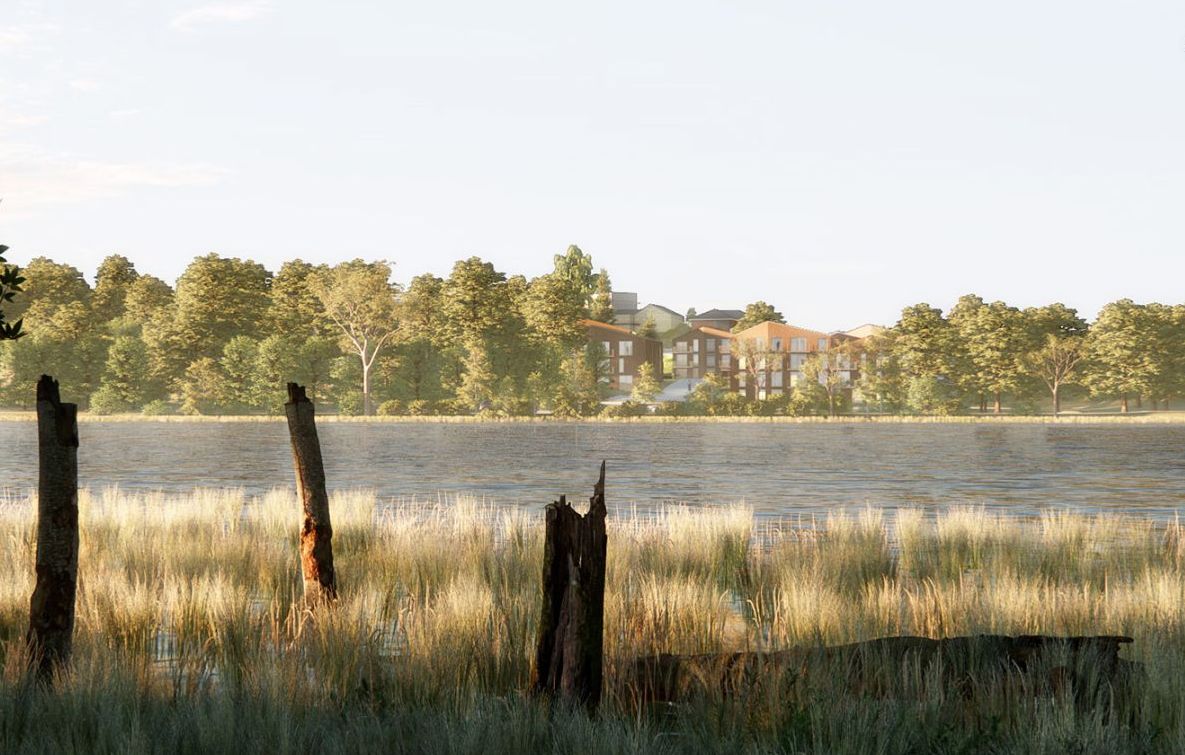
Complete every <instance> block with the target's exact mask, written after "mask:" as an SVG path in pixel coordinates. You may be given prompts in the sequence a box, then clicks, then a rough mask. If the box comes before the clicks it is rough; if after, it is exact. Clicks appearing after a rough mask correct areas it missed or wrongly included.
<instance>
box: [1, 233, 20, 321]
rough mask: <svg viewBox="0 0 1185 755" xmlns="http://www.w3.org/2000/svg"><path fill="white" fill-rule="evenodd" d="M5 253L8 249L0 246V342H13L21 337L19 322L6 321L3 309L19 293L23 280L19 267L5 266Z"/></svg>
mask: <svg viewBox="0 0 1185 755" xmlns="http://www.w3.org/2000/svg"><path fill="white" fill-rule="evenodd" d="M7 251H8V247H6V246H4V245H3V244H0V341H15V340H16V339H18V338H20V337H21V335H22V333H21V321H20V320H17V321H16V322H8V321H6V320H5V314H4V309H3V307H7V306H8V305H10V304H11V303H12V301H13V297H15V296H16V295H17V294H19V293H20V292H21V284H23V283H24V282H25V278H24V276H22V275H21V269H20V267H18V266H17V265H9V264H7V261H6V260H5V259H4V254H5V252H7ZM9 309H10V310H11V307H9Z"/></svg>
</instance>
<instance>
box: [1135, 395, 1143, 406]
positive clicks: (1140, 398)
mask: <svg viewBox="0 0 1185 755" xmlns="http://www.w3.org/2000/svg"><path fill="white" fill-rule="evenodd" d="M1136 408H1137V409H1143V408H1144V394H1142V393H1137V394H1136Z"/></svg>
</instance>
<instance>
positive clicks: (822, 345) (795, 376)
mask: <svg viewBox="0 0 1185 755" xmlns="http://www.w3.org/2000/svg"><path fill="white" fill-rule="evenodd" d="M858 340H859V339H857V338H854V337H852V336H849V335H847V334H846V333H834V334H827V333H822V332H820V331H817V330H809V329H807V328H800V327H797V326H794V325H784V324H782V323H773V322H765V323H761V324H760V325H754V326H753V327H751V328H748V329H746V330H744V331H742V332H740V333H737V334H735V335H734V341H733V349H732V351H733V358H734V360H735V362H736V365H737V369H736V370H735V373H734V375H733V380H732V387H733V388H734V389H735V390H738V391H741V392H743V393H744V394H745V395H746V396H749V397H750V398H772V397H775V396H779V395H782V394H784V393H786V392H788V391H789V390H791V389H792V388H793V387H794V386H795V385H797V383H798V381H799V380H801V379H802V372H801V368H802V365H803V363H804V362H805V361H806V360H807V359H809V358H810V357H811V355H813V354H817V353H819V352H821V351H826V350H827V349H828V348H830V347H832V346H835V345H838V344H839V343H841V342H845V341H858ZM750 360H755V361H754V362H753V364H755V365H756V366H750ZM838 371H839V372H840V375H841V380H842V381H843V383H844V384H845V386H848V387H847V388H846V390H850V386H851V385H852V384H853V383H855V381H856V380H858V379H859V365H858V364H841V365H840V366H839V368H838ZM825 379H826V375H825V374H821V375H820V376H819V380H820V382H823V381H824V380H825Z"/></svg>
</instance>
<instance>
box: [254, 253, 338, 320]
mask: <svg viewBox="0 0 1185 755" xmlns="http://www.w3.org/2000/svg"><path fill="white" fill-rule="evenodd" d="M328 270H329V267H328V266H327V265H311V264H309V263H308V262H305V261H303V260H300V259H295V260H291V261H289V262H285V263H284V264H282V265H281V266H280V271H279V272H278V273H276V277H275V278H274V279H273V280H272V287H271V304H270V305H269V307H268V311H267V328H268V332H269V333H272V334H279V335H291V336H296V337H298V338H302V339H303V338H308V337H310V336H327V335H332V334H333V333H334V329H333V324H332V323H331V322H330V320H329V318H328V317H327V316H326V314H325V307H324V306H323V305H322V304H321V300H320V299H319V298H318V297H317V294H316V293H315V291H314V290H313V288H314V287H313V285H312V281H314V280H316V279H317V278H320V277H324V276H325V275H326V274H327V272H328Z"/></svg>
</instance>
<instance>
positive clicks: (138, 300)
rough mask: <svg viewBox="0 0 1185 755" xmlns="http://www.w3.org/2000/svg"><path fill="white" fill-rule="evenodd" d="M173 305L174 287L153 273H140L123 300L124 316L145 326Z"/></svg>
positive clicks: (129, 286)
mask: <svg viewBox="0 0 1185 755" xmlns="http://www.w3.org/2000/svg"><path fill="white" fill-rule="evenodd" d="M172 306H173V289H172V287H171V286H169V284H168V283H165V282H164V281H163V280H161V279H160V278H157V277H155V276H152V275H140V276H137V277H136V280H134V281H132V283H131V284H129V285H128V288H127V293H126V294H125V296H124V300H123V315H124V318H126V319H127V320H130V321H131V322H133V323H136V324H137V325H140V326H141V327H143V326H144V325H146V324H147V323H148V322H149V321H150V320H151V319H152V318H153V317H154V316H155V315H157V313H159V312H162V311H164V310H167V309H169V308H170V307H172Z"/></svg>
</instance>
